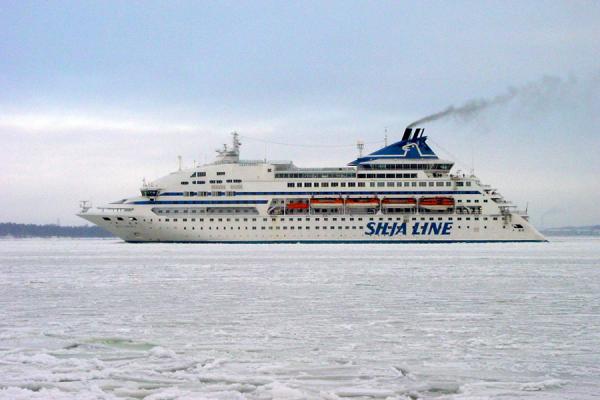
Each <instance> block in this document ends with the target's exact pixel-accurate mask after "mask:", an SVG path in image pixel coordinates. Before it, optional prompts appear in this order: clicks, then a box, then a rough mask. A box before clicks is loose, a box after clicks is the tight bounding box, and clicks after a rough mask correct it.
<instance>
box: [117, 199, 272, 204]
mask: <svg viewBox="0 0 600 400" xmlns="http://www.w3.org/2000/svg"><path fill="white" fill-rule="evenodd" d="M267 203H268V201H267V200H157V201H150V200H143V201H134V202H131V203H127V204H267Z"/></svg>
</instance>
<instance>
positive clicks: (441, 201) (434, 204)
mask: <svg viewBox="0 0 600 400" xmlns="http://www.w3.org/2000/svg"><path fill="white" fill-rule="evenodd" d="M419 207H421V208H425V209H427V210H447V209H449V208H452V207H454V199H453V198H452V197H422V198H421V199H420V200H419Z"/></svg>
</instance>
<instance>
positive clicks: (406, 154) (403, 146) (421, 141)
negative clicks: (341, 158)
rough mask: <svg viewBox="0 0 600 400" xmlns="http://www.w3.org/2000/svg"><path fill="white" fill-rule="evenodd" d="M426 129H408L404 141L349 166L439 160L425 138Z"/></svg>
mask: <svg viewBox="0 0 600 400" xmlns="http://www.w3.org/2000/svg"><path fill="white" fill-rule="evenodd" d="M424 131H425V129H424V128H416V129H414V130H413V129H412V128H406V130H405V131H404V135H402V140H400V141H399V142H396V143H393V144H391V145H389V146H386V147H384V148H382V149H379V150H377V151H375V152H373V153H371V154H369V155H367V156H365V157H359V158H357V159H356V160H354V161H352V162H351V163H349V164H348V165H350V166H360V165H363V164H370V163H372V162H373V161H375V160H377V161H382V162H387V160H411V161H416V160H420V161H427V160H438V156H437V155H436V154H435V153H434V152H433V150H432V149H431V147H429V146H428V145H427V143H426V141H427V137H426V136H423V132H424Z"/></svg>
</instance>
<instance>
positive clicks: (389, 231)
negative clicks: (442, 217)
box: [365, 222, 452, 237]
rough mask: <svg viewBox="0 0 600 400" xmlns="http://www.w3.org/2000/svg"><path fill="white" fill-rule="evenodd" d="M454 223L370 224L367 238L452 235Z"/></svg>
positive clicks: (366, 233) (367, 229)
mask: <svg viewBox="0 0 600 400" xmlns="http://www.w3.org/2000/svg"><path fill="white" fill-rule="evenodd" d="M451 230H452V222H415V223H414V224H413V225H412V226H410V227H409V226H408V225H407V223H406V222H402V223H398V222H394V223H391V222H369V223H368V224H367V228H366V232H365V235H367V236H390V237H391V236H398V235H402V236H406V235H412V236H425V235H434V236H435V235H438V236H439V235H450V231H451Z"/></svg>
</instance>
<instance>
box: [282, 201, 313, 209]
mask: <svg viewBox="0 0 600 400" xmlns="http://www.w3.org/2000/svg"><path fill="white" fill-rule="evenodd" d="M285 208H286V209H288V210H306V209H307V208H308V203H303V202H301V201H293V202H290V203H287V204H286V205H285Z"/></svg>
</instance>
